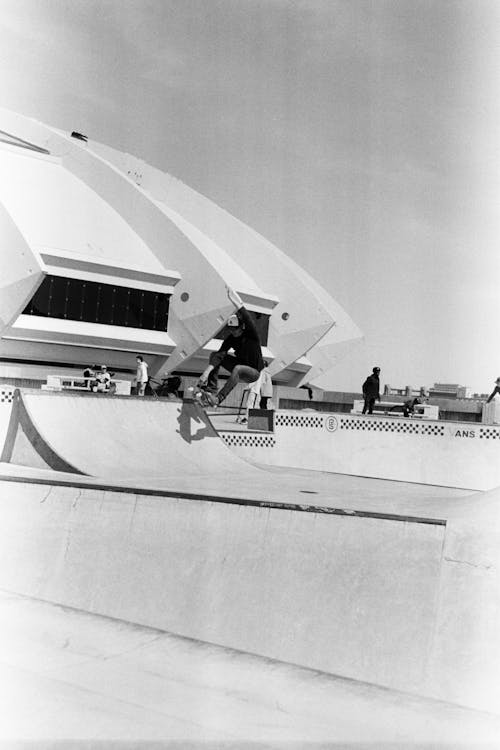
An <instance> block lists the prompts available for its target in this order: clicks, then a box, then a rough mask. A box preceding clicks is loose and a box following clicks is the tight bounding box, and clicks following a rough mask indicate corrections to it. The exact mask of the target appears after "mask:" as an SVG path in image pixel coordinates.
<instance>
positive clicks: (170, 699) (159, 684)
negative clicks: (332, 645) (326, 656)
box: [0, 592, 500, 750]
mask: <svg viewBox="0 0 500 750" xmlns="http://www.w3.org/2000/svg"><path fill="white" fill-rule="evenodd" d="M0 674H1V680H0V703H1V706H2V721H1V722H0V746H1V747H8V748H23V749H24V748H31V749H33V748H36V750H40V748H42V749H43V750H45V748H47V750H48V748H51V750H53V748H54V747H57V748H62V747H64V748H75V747H78V748H83V747H84V748H85V750H89V749H92V750H93V749H94V748H99V749H100V750H102V748H104V747H105V748H108V747H109V748H115V747H116V748H119V749H120V750H125V749H127V750H132V748H135V749H137V748H141V750H142V748H148V747H154V748H156V749H158V748H172V749H173V748H175V749H176V750H179V748H196V749H199V750H201V749H202V748H203V750H215V748H217V749H220V748H238V750H239V749H240V748H252V749H253V748H268V749H270V750H271V749H273V748H274V750H276V749H277V748H283V749H284V748H287V750H290V748H299V747H300V748H315V750H316V749H319V748H333V747H335V748H349V749H350V750H353V749H354V748H358V749H361V748H370V750H374V748H382V747H383V748H389V747H390V748H398V750H399V749H401V750H404V749H409V748H422V749H423V748H426V749H427V750H428V749H429V748H443V749H445V748H446V750H452V748H457V749H458V748H462V749H463V750H465V749H467V750H474V748H486V747H489V748H496V747H498V741H499V738H500V718H499V717H494V716H491V715H489V714H485V713H480V712H476V711H470V710H467V709H463V708H460V707H457V706H452V705H450V704H446V703H441V702H439V701H430V700H424V699H418V698H415V697H414V696H409V695H406V694H404V693H396V692H393V691H388V690H383V689H380V688H377V687H374V686H371V685H366V684H360V683H355V682H352V681H349V680H343V679H341V678H339V677H333V676H330V675H326V674H322V673H319V672H314V671H312V670H307V669H301V668H299V667H294V666H292V665H288V664H283V663H280V662H277V661H270V660H268V659H262V658H259V657H255V656H250V655H248V654H243V653H240V652H237V651H230V650H228V649H223V648H220V647H217V646H214V645H211V644H206V643H200V642H196V641H190V640H188V639H185V638H179V637H178V636H175V635H172V634H170V633H165V632H162V631H160V630H154V629H151V628H144V627H139V626H137V625H131V624H128V623H126V622H123V621H120V620H112V619H109V618H104V617H99V616H96V615H91V614H88V613H85V612H81V611H78V610H74V609H69V608H66V607H59V606H55V605H53V604H48V603H46V602H41V601H39V600H36V599H28V598H25V597H20V596H17V595H13V594H7V593H5V592H0Z"/></svg>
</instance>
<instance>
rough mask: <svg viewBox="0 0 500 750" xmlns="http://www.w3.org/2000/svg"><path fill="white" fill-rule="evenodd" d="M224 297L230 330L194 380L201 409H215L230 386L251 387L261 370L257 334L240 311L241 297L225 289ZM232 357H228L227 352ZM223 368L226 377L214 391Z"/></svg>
mask: <svg viewBox="0 0 500 750" xmlns="http://www.w3.org/2000/svg"><path fill="white" fill-rule="evenodd" d="M227 296H228V297H229V300H230V301H231V302H232V304H233V305H234V307H235V308H236V313H235V314H234V315H231V316H230V318H229V319H228V321H227V326H228V328H229V330H230V333H229V335H228V336H227V337H226V338H225V339H224V341H223V342H222V345H221V347H220V349H219V351H217V352H212V354H211V355H210V359H209V364H208V366H207V367H206V369H205V371H204V372H203V373H202V375H201V376H200V379H199V380H198V387H199V388H201V389H202V397H201V401H202V404H203V405H204V406H218V405H219V404H221V403H222V402H223V401H224V399H225V398H226V397H227V396H228V394H229V393H230V392H231V391H232V390H233V388H234V386H235V385H236V384H237V383H239V382H243V383H254V382H255V381H256V380H258V378H259V375H260V372H261V370H262V369H263V367H264V361H263V359H262V349H261V345H260V338H259V332H258V331H257V328H256V327H255V323H254V322H253V320H252V318H251V317H250V315H249V313H248V310H246V309H245V307H243V302H242V301H241V297H240V296H239V294H238V293H237V292H235V291H234V290H233V289H230V288H229V287H227ZM231 349H232V350H233V351H234V354H230V353H229V351H230V350H231ZM221 367H223V368H224V369H225V370H227V371H228V372H229V373H230V376H229V378H228V380H227V381H226V383H225V385H224V386H223V387H222V388H221V389H220V390H219V391H218V390H217V389H218V375H219V370H220V368H221Z"/></svg>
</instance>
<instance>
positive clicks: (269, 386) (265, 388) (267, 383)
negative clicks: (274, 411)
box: [259, 360, 273, 409]
mask: <svg viewBox="0 0 500 750" xmlns="http://www.w3.org/2000/svg"><path fill="white" fill-rule="evenodd" d="M268 365H269V363H268V362H266V360H264V369H263V370H261V372H260V377H259V381H260V403H259V406H260V408H261V409H268V408H269V407H268V405H267V402H268V401H269V399H270V398H272V397H273V381H272V379H271V375H270V374H269V370H268V369H267V368H268Z"/></svg>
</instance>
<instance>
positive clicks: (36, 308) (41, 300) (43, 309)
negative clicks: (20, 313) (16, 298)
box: [24, 276, 49, 317]
mask: <svg viewBox="0 0 500 750" xmlns="http://www.w3.org/2000/svg"><path fill="white" fill-rule="evenodd" d="M48 310H49V277H48V276H46V277H45V278H44V280H43V281H42V283H41V284H40V286H39V287H38V289H37V290H36V292H35V294H34V295H33V298H32V300H31V302H30V303H29V305H28V306H27V307H26V309H25V310H24V312H26V313H28V314H29V315H43V316H44V317H47V315H48Z"/></svg>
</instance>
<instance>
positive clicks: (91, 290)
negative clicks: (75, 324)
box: [82, 281, 100, 323]
mask: <svg viewBox="0 0 500 750" xmlns="http://www.w3.org/2000/svg"><path fill="white" fill-rule="evenodd" d="M99 292H100V285H99V284H95V283H89V282H88V281H87V282H86V287H85V295H84V297H83V306H82V320H85V321H87V322H88V323H97V322H98V310H99V296H100V295H99Z"/></svg>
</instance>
